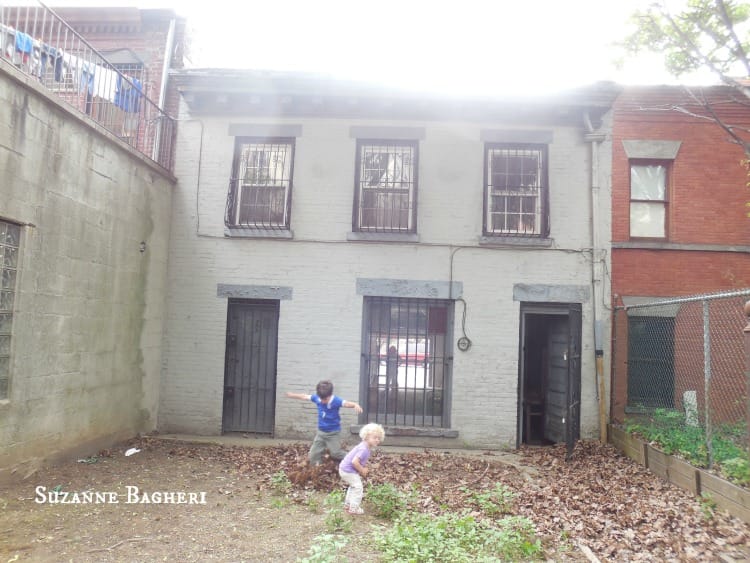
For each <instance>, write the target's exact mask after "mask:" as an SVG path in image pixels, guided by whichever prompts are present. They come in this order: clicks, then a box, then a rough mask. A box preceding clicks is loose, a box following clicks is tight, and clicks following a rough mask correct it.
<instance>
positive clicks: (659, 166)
mask: <svg viewBox="0 0 750 563" xmlns="http://www.w3.org/2000/svg"><path fill="white" fill-rule="evenodd" d="M667 178H668V166H667V163H659V162H633V163H631V164H630V236H631V237H633V238H666V236H667Z"/></svg>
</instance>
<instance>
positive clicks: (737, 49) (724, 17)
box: [715, 0, 750, 76]
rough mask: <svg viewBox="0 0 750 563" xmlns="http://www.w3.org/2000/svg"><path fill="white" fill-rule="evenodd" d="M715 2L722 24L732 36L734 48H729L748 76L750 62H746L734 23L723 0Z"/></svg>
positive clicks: (745, 54) (749, 73)
mask: <svg viewBox="0 0 750 563" xmlns="http://www.w3.org/2000/svg"><path fill="white" fill-rule="evenodd" d="M715 4H716V11H717V12H719V17H721V21H723V22H724V26H725V27H726V28H727V32H728V33H729V37H731V38H732V43H734V48H732V49H730V50H731V51H732V52H733V53H734V54H735V56H736V57H737V58H738V59H739V60H740V62H741V63H742V66H744V67H745V74H746V75H748V76H750V62H748V60H747V53H746V52H745V48H744V47H743V46H742V42H741V41H740V38H739V37H737V33H736V32H735V30H734V24H733V23H732V20H731V18H730V17H729V12H727V7H726V4H724V0H715Z"/></svg>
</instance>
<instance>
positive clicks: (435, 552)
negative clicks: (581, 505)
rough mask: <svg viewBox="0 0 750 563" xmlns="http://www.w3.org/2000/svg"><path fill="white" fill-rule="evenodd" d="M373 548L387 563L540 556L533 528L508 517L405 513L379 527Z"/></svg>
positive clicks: (530, 557) (492, 559) (528, 522)
mask: <svg viewBox="0 0 750 563" xmlns="http://www.w3.org/2000/svg"><path fill="white" fill-rule="evenodd" d="M375 534H376V536H375V540H376V545H377V546H378V548H379V549H380V550H381V552H382V553H383V555H384V557H385V559H386V560H387V561H451V562H461V563H463V562H467V563H468V562H473V561H478V560H479V561H498V560H500V561H507V560H511V561H517V560H521V559H534V558H539V557H541V555H542V547H541V542H540V540H539V539H538V538H537V537H536V530H535V528H534V525H533V524H532V522H531V521H530V520H528V519H527V518H522V517H519V516H509V517H506V518H502V519H500V520H496V521H490V520H487V521H484V520H478V519H476V518H474V517H473V516H471V515H468V514H454V513H447V514H443V515H439V516H435V515H432V514H421V513H407V514H405V515H403V516H402V517H401V518H399V519H398V520H396V522H395V523H394V525H393V527H391V528H389V529H385V528H381V529H380V530H379V531H377V532H376V533H375Z"/></svg>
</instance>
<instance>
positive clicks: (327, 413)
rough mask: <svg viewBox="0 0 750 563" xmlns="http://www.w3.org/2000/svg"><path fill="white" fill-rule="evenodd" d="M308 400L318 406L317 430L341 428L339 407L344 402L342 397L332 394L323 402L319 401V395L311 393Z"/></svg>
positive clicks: (324, 430) (336, 429) (329, 430)
mask: <svg viewBox="0 0 750 563" xmlns="http://www.w3.org/2000/svg"><path fill="white" fill-rule="evenodd" d="M310 400H311V401H312V402H313V403H315V405H316V406H317V407H318V430H322V431H323V432H336V431H338V430H341V416H340V415H339V409H340V408H341V405H343V404H344V399H342V398H341V397H337V396H336V395H333V396H332V397H331V398H330V400H329V401H328V402H327V403H326V404H323V403H321V402H320V397H318V396H317V395H311V396H310Z"/></svg>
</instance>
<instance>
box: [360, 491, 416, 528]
mask: <svg viewBox="0 0 750 563" xmlns="http://www.w3.org/2000/svg"><path fill="white" fill-rule="evenodd" d="M366 498H367V501H368V503H369V504H371V505H372V509H373V514H374V515H375V516H378V517H380V518H385V519H386V520H393V519H394V518H396V517H397V516H399V515H400V514H401V513H402V512H403V511H404V510H405V509H406V507H407V505H408V503H409V496H408V495H406V494H404V493H403V492H401V491H400V490H398V489H397V488H396V487H395V486H393V485H391V484H390V483H384V484H382V485H375V486H373V487H370V488H368V489H367V496H366Z"/></svg>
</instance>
